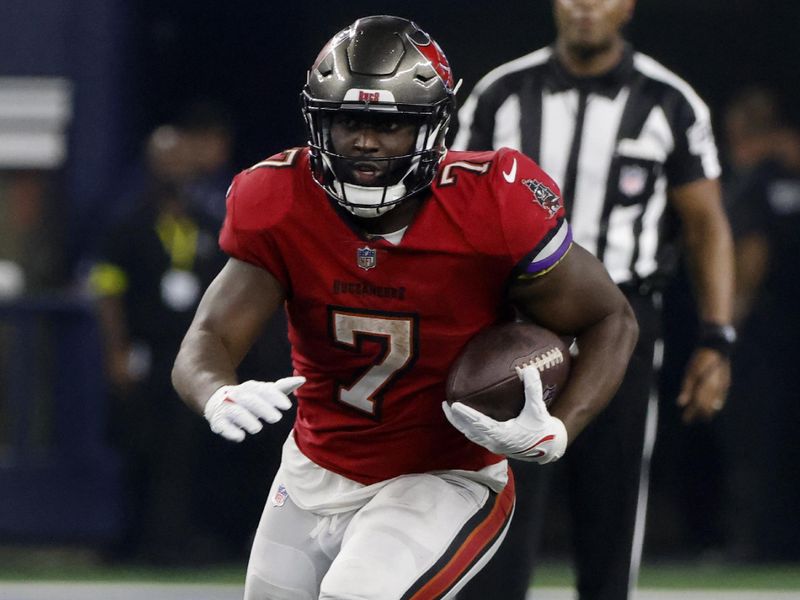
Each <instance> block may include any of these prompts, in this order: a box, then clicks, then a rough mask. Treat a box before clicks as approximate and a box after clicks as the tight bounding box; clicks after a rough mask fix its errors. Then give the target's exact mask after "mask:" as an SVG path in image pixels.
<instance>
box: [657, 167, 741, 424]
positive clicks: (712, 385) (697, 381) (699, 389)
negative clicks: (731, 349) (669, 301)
mask: <svg viewBox="0 0 800 600" xmlns="http://www.w3.org/2000/svg"><path fill="white" fill-rule="evenodd" d="M670 201H671V203H672V206H673V207H674V209H675V211H676V212H677V214H678V216H679V217H680V220H681V227H682V228H683V234H684V241H685V246H686V257H687V262H688V265H689V272H690V276H691V278H692V283H693V285H694V289H695V292H696V297H697V304H698V311H699V315H698V317H699V319H700V321H701V322H702V323H704V324H705V327H704V331H705V332H706V335H707V336H709V337H707V339H703V338H702V337H701V339H700V345H699V346H698V348H697V349H696V350H695V352H694V354H693V355H692V357H691V359H690V361H689V364H688V366H687V368H686V374H685V376H684V380H683V386H682V389H681V393H680V395H679V396H678V404H679V405H680V406H682V407H685V408H684V412H683V419H684V421H686V422H691V421H694V420H696V419H698V418H699V419H709V418H711V417H712V416H714V414H716V412H717V411H718V410H720V409H721V408H722V406H723V405H724V402H725V397H726V395H727V391H728V386H729V384H730V364H729V361H728V357H727V354H726V353H725V352H724V350H725V349H726V348H727V346H726V345H725V344H726V342H725V340H724V339H722V336H723V334H724V332H725V329H724V328H725V327H726V326H730V324H731V323H732V319H733V297H734V294H733V292H734V290H733V286H734V283H733V282H734V277H733V271H734V259H733V241H732V236H731V232H730V226H729V224H728V219H727V216H726V215H725V211H724V209H723V207H722V201H721V198H720V190H719V183H718V182H717V180H715V179H701V180H698V181H695V182H692V183H688V184H685V185H682V186H679V187H676V188H673V189H672V190H670ZM715 331H717V332H718V333H719V335H720V339H716V338H714V332H715ZM701 335H702V333H701ZM717 344H720V345H717ZM721 350H723V351H721Z"/></svg>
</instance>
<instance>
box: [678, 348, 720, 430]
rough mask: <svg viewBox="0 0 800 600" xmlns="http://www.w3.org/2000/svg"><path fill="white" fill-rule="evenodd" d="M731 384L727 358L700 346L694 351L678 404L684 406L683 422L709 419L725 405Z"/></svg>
mask: <svg viewBox="0 0 800 600" xmlns="http://www.w3.org/2000/svg"><path fill="white" fill-rule="evenodd" d="M730 383H731V365H730V361H729V359H728V357H726V356H725V355H723V354H720V353H719V352H717V351H716V350H712V349H710V348H698V349H697V350H695V352H694V354H692V358H691V359H690V360H689V364H688V365H687V367H686V374H685V375H684V377H683V386H682V387H681V392H680V395H679V396H678V406H680V407H682V408H683V422H684V423H692V422H694V421H698V420H702V421H709V420H711V419H712V418H713V417H714V416H716V414H717V413H718V412H719V411H721V410H722V408H723V407H724V406H725V398H726V396H727V395H728V388H729V387H730Z"/></svg>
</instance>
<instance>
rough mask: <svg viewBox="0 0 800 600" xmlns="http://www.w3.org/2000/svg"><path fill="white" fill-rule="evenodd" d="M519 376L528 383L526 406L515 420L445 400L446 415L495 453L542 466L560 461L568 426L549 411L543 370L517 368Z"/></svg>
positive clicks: (477, 442)
mask: <svg viewBox="0 0 800 600" xmlns="http://www.w3.org/2000/svg"><path fill="white" fill-rule="evenodd" d="M517 375H519V378H520V379H522V383H523V384H524V386H525V405H524V406H523V407H522V411H521V412H520V414H519V415H517V416H516V417H514V418H513V419H509V420H508V421H495V420H494V419H492V418H491V417H487V416H486V415H484V414H483V413H481V412H478V411H477V410H475V409H474V408H472V407H469V406H467V405H466V404H464V403H462V402H453V404H452V405H448V404H447V402H443V403H442V409H443V410H444V414H445V416H446V417H447V420H448V421H450V423H451V424H452V425H453V427H455V428H456V429H458V430H459V431H460V432H461V433H463V434H464V435H465V436H466V437H467V439H469V440H470V441H472V442H474V443H476V444H478V445H479V446H483V447H484V448H486V449H488V450H491V451H492V452H494V453H495V454H505V455H506V456H508V457H509V458H516V459H519V460H525V461H533V462H537V463H539V464H540V465H543V464H545V463H549V462H553V461H554V460H558V459H559V458H561V457H562V456H563V455H564V451H565V450H566V449H567V429H566V427H564V423H562V422H561V419H558V418H557V417H554V416H552V415H551V414H550V413H549V412H547V407H546V406H545V405H544V401H543V400H542V380H541V377H540V376H539V369H537V368H536V367H535V366H533V365H528V366H526V367H524V368H519V367H517Z"/></svg>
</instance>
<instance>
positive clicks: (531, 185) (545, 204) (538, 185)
mask: <svg viewBox="0 0 800 600" xmlns="http://www.w3.org/2000/svg"><path fill="white" fill-rule="evenodd" d="M522 183H523V184H524V185H525V187H527V188H528V189H529V190H530V191H531V193H533V199H534V200H536V202H538V203H539V205H540V206H541V207H542V208H543V209H545V210H546V211H547V218H549V219H552V218H553V217H554V216H555V215H556V213H557V212H558V209H559V208H561V196H559V195H558V194H556V193H555V192H554V191H553V190H551V189H550V188H549V187H547V186H546V185H545V184H543V183H542V182H541V181H539V180H537V179H523V180H522Z"/></svg>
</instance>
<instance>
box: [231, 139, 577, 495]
mask: <svg viewBox="0 0 800 600" xmlns="http://www.w3.org/2000/svg"><path fill="white" fill-rule="evenodd" d="M348 215H349V213H346V212H345V211H344V210H343V209H342V208H341V207H339V206H338V205H337V204H336V203H335V201H333V200H332V199H330V198H328V197H327V196H326V194H325V193H324V192H323V191H322V189H320V188H319V187H318V186H317V185H316V184H315V183H314V181H313V180H312V178H311V172H310V168H309V164H308V151H307V149H292V150H288V151H286V152H283V153H281V154H278V155H276V156H274V157H272V158H270V159H269V160H266V161H263V162H261V163H258V164H257V165H255V166H254V167H252V168H250V169H248V170H246V171H243V172H242V173H240V174H239V175H238V176H237V177H236V178H235V179H234V182H233V185H232V186H231V190H230V192H229V194H228V207H227V216H226V219H225V224H224V226H223V229H222V233H221V234H220V245H221V246H222V248H223V250H225V251H226V252H227V253H228V254H229V255H230V256H232V257H234V258H237V259H239V260H243V261H247V262H249V263H252V264H254V265H257V266H260V267H262V268H264V269H266V270H268V271H269V272H270V273H271V274H272V275H273V276H274V277H275V278H277V280H278V281H280V283H281V284H282V285H283V287H284V289H285V290H286V294H287V301H286V309H287V312H288V317H289V319H288V320H289V339H290V342H291V345H292V361H293V365H294V369H295V371H296V372H297V373H298V374H300V375H303V376H304V377H306V379H307V382H306V383H305V385H303V386H302V387H301V388H300V389H299V390H298V391H297V392H296V393H295V395H296V396H297V402H298V409H297V418H296V421H295V424H294V435H295V439H296V442H297V445H298V447H299V448H300V450H301V451H302V452H303V453H304V454H305V455H306V456H308V457H309V458H310V459H311V460H313V461H314V462H315V463H317V464H319V465H320V466H322V467H325V468H326V469H329V470H331V471H334V472H336V473H339V474H341V475H343V476H345V477H347V478H350V479H353V480H355V481H358V482H361V483H364V484H370V483H374V482H376V481H381V480H385V479H389V478H392V477H395V476H398V475H402V474H406V473H421V472H428V471H436V470H444V469H466V470H478V469H481V468H483V467H485V466H487V465H489V464H493V463H496V462H498V461H499V460H502V458H503V457H500V456H497V455H495V454H492V453H491V452H489V451H488V450H486V449H484V448H482V447H480V446H477V445H475V444H473V443H471V442H470V441H469V440H467V439H466V438H465V437H464V436H463V435H462V434H461V433H460V432H459V431H458V430H456V429H455V428H453V427H452V426H451V425H450V424H449V423H448V422H447V420H446V419H445V416H444V413H443V412H442V407H441V403H442V401H443V400H444V398H445V381H446V379H447V374H448V370H449V368H450V365H451V364H452V363H453V361H454V359H455V358H456V356H457V355H458V354H459V352H460V351H461V349H462V348H463V346H464V344H466V343H467V341H469V340H470V338H472V337H473V336H474V335H475V334H476V333H477V332H478V331H480V330H481V329H483V328H485V327H487V326H489V325H491V324H493V323H495V322H497V321H498V320H500V319H502V318H503V317H504V316H506V315H507V303H506V301H505V291H506V289H507V286H508V284H509V282H510V280H511V278H513V277H516V276H519V275H524V276H531V277H534V276H537V275H539V274H541V273H544V272H546V271H547V270H548V269H549V268H550V267H552V266H553V265H554V264H556V263H557V262H558V260H560V259H561V257H563V256H564V254H565V253H566V252H567V249H568V247H569V244H570V242H571V236H570V233H569V227H568V225H567V223H566V221H565V220H564V215H563V203H562V202H561V199H560V192H559V191H558V188H557V186H556V185H555V183H554V182H553V181H552V180H551V179H550V177H548V176H547V175H546V174H545V173H544V172H543V171H542V170H541V169H540V168H539V167H538V166H537V165H536V164H535V163H534V162H533V161H532V160H530V159H529V158H527V157H526V156H524V155H523V154H520V153H518V152H516V151H513V150H509V149H507V148H504V149H501V150H498V151H496V152H452V151H451V152H448V153H447V155H446V157H445V159H444V160H443V162H442V163H441V164H440V166H439V170H438V173H437V177H436V180H435V181H434V182H433V184H432V185H431V188H430V194H429V197H428V198H427V199H426V200H424V201H423V203H422V205H421V207H420V209H419V211H418V212H417V214H416V216H415V217H414V220H413V222H412V223H411V224H410V225H409V227H408V229H407V230H406V231H405V234H404V235H403V237H402V240H401V241H400V242H399V243H398V244H396V245H394V244H392V243H390V242H388V241H386V240H385V239H383V238H381V237H373V236H367V235H365V234H364V233H363V232H361V231H360V230H358V229H356V228H355V227H354V225H353V224H352V222H351V221H350V219H349V218H348ZM254 301H257V299H254Z"/></svg>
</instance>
